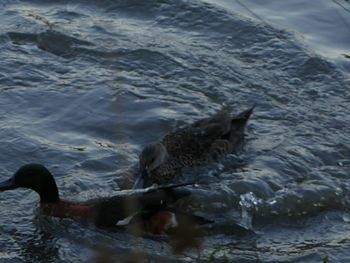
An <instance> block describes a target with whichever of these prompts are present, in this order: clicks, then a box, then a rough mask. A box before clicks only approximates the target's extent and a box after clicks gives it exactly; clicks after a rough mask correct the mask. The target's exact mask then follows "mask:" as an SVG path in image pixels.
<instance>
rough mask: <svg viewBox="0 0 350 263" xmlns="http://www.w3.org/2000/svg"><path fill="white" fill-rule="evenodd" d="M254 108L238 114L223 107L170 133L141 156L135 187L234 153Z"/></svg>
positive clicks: (161, 180) (158, 180) (169, 178)
mask: <svg viewBox="0 0 350 263" xmlns="http://www.w3.org/2000/svg"><path fill="white" fill-rule="evenodd" d="M253 109H254V107H252V108H250V109H248V110H246V111H243V112H241V113H239V114H237V115H234V116H233V115H232V114H231V112H230V110H229V109H228V108H223V109H222V110H221V111H219V112H217V113H216V114H215V115H213V116H211V117H208V118H204V119H201V120H199V121H196V122H194V123H192V124H189V125H186V126H184V127H180V128H178V129H175V130H174V131H172V132H169V133H168V134H166V135H165V136H164V138H163V139H162V140H161V141H160V142H159V143H156V144H151V145H148V146H146V147H145V148H144V150H143V151H142V153H141V155H140V170H141V171H140V172H141V174H142V176H141V177H140V178H139V179H138V180H137V181H136V183H135V185H134V188H142V187H147V186H149V185H151V184H153V183H158V184H159V183H160V184H162V183H168V182H169V181H170V180H171V179H172V178H173V177H174V176H176V175H177V174H181V170H182V168H185V167H193V166H201V165H206V164H208V163H209V162H212V161H218V160H219V159H221V158H222V157H224V156H225V155H227V154H229V153H232V152H234V151H235V150H237V148H238V146H239V145H240V144H241V142H242V139H243V137H244V128H245V126H246V124H247V121H248V119H249V117H250V115H251V114H252V112H253Z"/></svg>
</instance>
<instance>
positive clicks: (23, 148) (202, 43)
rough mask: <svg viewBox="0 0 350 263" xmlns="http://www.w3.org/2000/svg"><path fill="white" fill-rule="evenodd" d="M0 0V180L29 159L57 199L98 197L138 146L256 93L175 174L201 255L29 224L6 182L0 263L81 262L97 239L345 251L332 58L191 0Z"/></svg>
mask: <svg viewBox="0 0 350 263" xmlns="http://www.w3.org/2000/svg"><path fill="white" fill-rule="evenodd" d="M0 4H1V6H2V8H1V10H0V21H1V24H2V32H1V34H0V45H1V51H0V61H1V63H0V93H1V98H0V138H1V145H2V147H1V155H0V159H1V163H2V166H1V173H0V174H1V176H0V177H1V178H0V179H5V178H8V176H9V175H10V174H12V173H13V172H14V171H15V170H17V168H18V167H19V166H21V165H22V164H25V163H29V162H38V163H42V164H44V165H45V166H47V167H48V168H49V169H50V170H51V171H52V173H53V174H54V175H55V178H56V181H57V184H58V186H59V189H60V194H61V196H62V197H65V198H67V199H73V200H86V199H90V198H95V197H97V196H101V195H103V196H108V195H112V194H113V193H115V191H116V190H118V189H119V185H118V183H120V182H122V181H123V178H124V176H125V174H126V173H127V171H129V169H130V168H131V167H133V166H134V165H135V163H137V160H138V155H139V153H140V151H141V149H142V147H143V146H144V145H146V144H148V143H151V142H154V141H157V140H159V138H161V137H162V136H163V135H164V134H165V133H166V132H167V131H169V130H171V129H173V128H175V127H177V126H179V125H182V124H185V123H189V122H193V121H195V120H198V119H200V118H203V117H205V116H208V115H210V114H213V113H214V112H216V111H217V110H218V109H220V108H221V106H222V105H223V104H229V105H232V106H233V108H234V110H235V111H237V112H238V111H240V110H242V109H245V108H247V107H249V106H250V105H252V104H254V103H257V107H256V109H255V112H254V115H253V116H252V119H251V121H250V122H249V124H248V127H247V131H246V133H247V136H246V143H245V145H244V147H243V148H242V149H241V150H240V151H239V153H238V154H237V155H229V156H227V158H225V159H224V160H223V161H222V162H221V163H220V164H215V163H214V164H211V165H209V166H207V167H201V168H198V169H194V170H191V171H186V173H185V174H184V178H185V179H188V180H192V179H195V180H196V181H197V182H198V185H199V186H198V187H194V188H193V196H192V197H191V199H190V200H187V201H184V202H182V203H179V204H178V206H179V207H181V208H182V209H187V210H188V211H190V212H196V213H199V214H201V215H204V216H205V217H206V218H209V219H213V220H214V221H215V223H214V224H212V225H211V226H207V227H205V228H204V229H203V231H204V236H205V239H204V242H203V245H202V248H201V250H200V251H199V252H198V251H196V250H195V249H194V250H189V251H186V252H184V253H182V254H180V255H173V253H172V248H171V246H170V245H169V243H168V242H165V241H164V240H153V239H144V238H136V237H133V236H130V235H127V234H121V233H118V234H115V233H108V232H105V231H101V230H98V229H95V228H93V227H90V226H85V225H81V224H79V223H77V222H72V221H70V220H57V219H47V220H41V219H37V216H38V212H37V211H36V210H35V206H36V204H37V202H38V198H37V196H36V194H35V193H32V192H30V191H25V190H19V191H15V192H11V193H7V192H6V193H1V194H0V204H1V210H0V221H1V222H0V226H1V227H0V247H1V248H2V249H1V250H0V261H1V262H10V261H11V260H12V261H13V262H86V261H89V260H92V259H94V258H95V257H96V258H99V256H98V253H97V255H96V254H95V253H96V246H97V245H101V246H102V250H103V251H105V250H104V249H106V250H108V251H109V250H113V251H116V252H117V254H118V255H129V254H130V252H131V251H132V252H136V254H137V255H139V254H141V255H142V258H145V259H147V260H148V259H150V260H152V259H153V260H154V261H157V260H158V261H162V260H165V259H166V260H167V261H169V262H187V261H188V262H192V261H193V260H194V259H197V260H198V261H199V262H201V261H203V262H207V261H208V259H209V258H210V257H211V255H212V256H213V257H215V258H216V259H218V258H219V259H222V260H224V258H225V257H227V258H228V259H230V260H232V261H237V262H256V261H257V260H260V261H262V262H306V261H308V262H322V260H323V258H324V257H326V256H327V257H328V258H329V260H330V261H331V262H332V261H334V262H341V261H343V262H347V261H350V259H349V257H350V256H349V252H348V249H346V248H348V247H349V238H348V236H349V234H350V225H349V224H348V222H347V218H348V208H349V204H350V203H349V200H350V198H349V197H350V195H349V190H350V181H349V176H348V174H349V167H350V162H349V156H350V147H349V145H350V141H349V138H350V136H349V135H350V134H349V129H348V127H349V125H350V119H349V109H348V104H349V98H350V93H349V92H350V91H349V89H347V87H349V84H350V81H349V78H348V76H346V75H344V73H343V72H342V71H341V70H340V69H339V68H338V66H337V65H335V64H333V63H332V62H330V61H327V60H326V59H324V58H322V57H320V56H318V55H315V54H314V53H313V52H310V51H308V50H305V49H304V47H303V44H301V43H299V42H298V41H297V40H296V39H295V35H293V34H292V33H290V32H288V31H281V30H279V29H275V28H273V27H267V26H265V25H264V24H261V22H259V21H258V20H255V19H254V20H253V19H248V18H245V17H242V16H240V15H239V14H236V13H234V12H232V11H229V10H225V9H223V8H220V7H218V6H213V5H210V4H207V3H204V2H201V1H190V2H188V1H179V0H176V1H175V0H174V1H173V0H167V1H158V0H151V1H147V2H145V1H138V0H132V1H124V0H118V1H107V0H106V1H92V0H91V1H90V0H89V1H74V2H72V1H69V0H63V1H59V2H57V3H55V4H49V3H48V2H47V1H40V0H39V1H31V0H28V1H24V2H21V3H17V2H11V1H4V0H2V1H1V0H0ZM276 33H278V34H276ZM280 36H283V38H281V37H280ZM242 220H243V221H242ZM237 222H239V223H237ZM240 224H241V225H240ZM242 224H243V225H242ZM245 227H246V228H245ZM247 227H248V229H247ZM105 244H106V245H105ZM97 250H98V249H97ZM103 253H104V252H103ZM198 253H199V254H200V258H199V255H198ZM112 257H114V254H113V255H112ZM116 257H117V256H116ZM97 260H99V259H97ZM106 260H108V259H106Z"/></svg>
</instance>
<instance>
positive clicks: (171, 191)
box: [90, 184, 191, 227]
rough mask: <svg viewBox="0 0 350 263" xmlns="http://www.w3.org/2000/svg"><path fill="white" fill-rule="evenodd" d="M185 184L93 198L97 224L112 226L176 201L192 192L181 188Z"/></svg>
mask: <svg viewBox="0 0 350 263" xmlns="http://www.w3.org/2000/svg"><path fill="white" fill-rule="evenodd" d="M183 185H184V184H181V185H169V186H164V187H159V188H151V189H150V190H148V189H144V190H145V191H134V192H131V191H130V193H126V194H122V195H117V196H113V197H109V198H103V199H99V200H92V201H90V203H92V205H93V207H94V209H95V211H96V215H95V224H96V225H97V226H104V227H112V226H115V225H116V224H118V222H120V221H123V220H126V219H127V218H128V217H130V216H133V215H134V214H136V213H139V212H140V211H142V210H144V209H148V210H149V209H159V207H163V206H166V205H168V204H171V203H174V202H175V201H177V200H179V199H181V198H184V197H186V196H189V195H190V194H191V192H190V191H189V190H188V189H185V188H180V187H181V186H183Z"/></svg>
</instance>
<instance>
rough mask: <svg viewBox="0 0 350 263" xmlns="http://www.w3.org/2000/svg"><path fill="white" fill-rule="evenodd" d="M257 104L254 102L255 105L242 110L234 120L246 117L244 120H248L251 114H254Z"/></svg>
mask: <svg viewBox="0 0 350 263" xmlns="http://www.w3.org/2000/svg"><path fill="white" fill-rule="evenodd" d="M255 106H256V104H255V103H254V105H253V106H252V107H251V108H249V109H247V110H245V111H242V112H241V113H239V114H238V115H237V116H235V117H234V118H233V119H232V121H235V120H239V119H244V120H248V119H249V117H250V115H252V113H253V111H254V108H255Z"/></svg>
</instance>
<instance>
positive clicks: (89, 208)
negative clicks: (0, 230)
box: [0, 164, 211, 235]
mask: <svg viewBox="0 0 350 263" xmlns="http://www.w3.org/2000/svg"><path fill="white" fill-rule="evenodd" d="M186 185H189V184H177V185H175V184H173V185H167V186H162V187H149V188H145V189H141V190H124V191H119V193H118V194H117V195H115V196H112V197H103V198H96V199H91V200H87V201H84V202H74V201H69V200H65V199H62V198H61V197H60V196H59V191H58V188H57V184H56V181H55V178H54V176H53V175H52V174H51V172H50V171H49V170H48V169H47V168H46V167H45V166H43V165H41V164H27V165H24V166H22V167H20V168H19V169H18V170H17V171H16V172H15V173H14V175H13V176H12V177H11V178H10V179H8V180H6V181H4V182H2V183H0V192H3V191H9V190H14V189H17V188H27V189H31V190H33V191H35V192H36V193H37V194H38V195H39V198H40V210H41V211H42V212H43V213H44V214H45V215H48V216H52V217H57V218H61V219H62V218H70V219H73V220H77V221H80V222H84V223H92V224H93V225H95V226H96V227H97V228H101V229H105V230H108V231H113V232H121V231H127V232H131V233H133V234H138V235H166V233H167V231H168V230H170V231H174V229H175V228H176V227H178V226H179V218H180V219H181V218H184V216H185V217H186V220H187V221H188V220H190V221H191V222H193V223H194V224H195V225H196V226H197V225H201V224H206V223H209V222H211V221H210V220H206V219H204V218H202V217H200V216H195V215H191V214H189V213H185V212H181V211H177V210H176V209H174V208H172V207H171V204H173V203H175V202H176V201H177V200H179V199H182V198H184V197H187V196H189V195H190V194H191V192H190V190H188V189H186V188H183V186H186Z"/></svg>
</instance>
